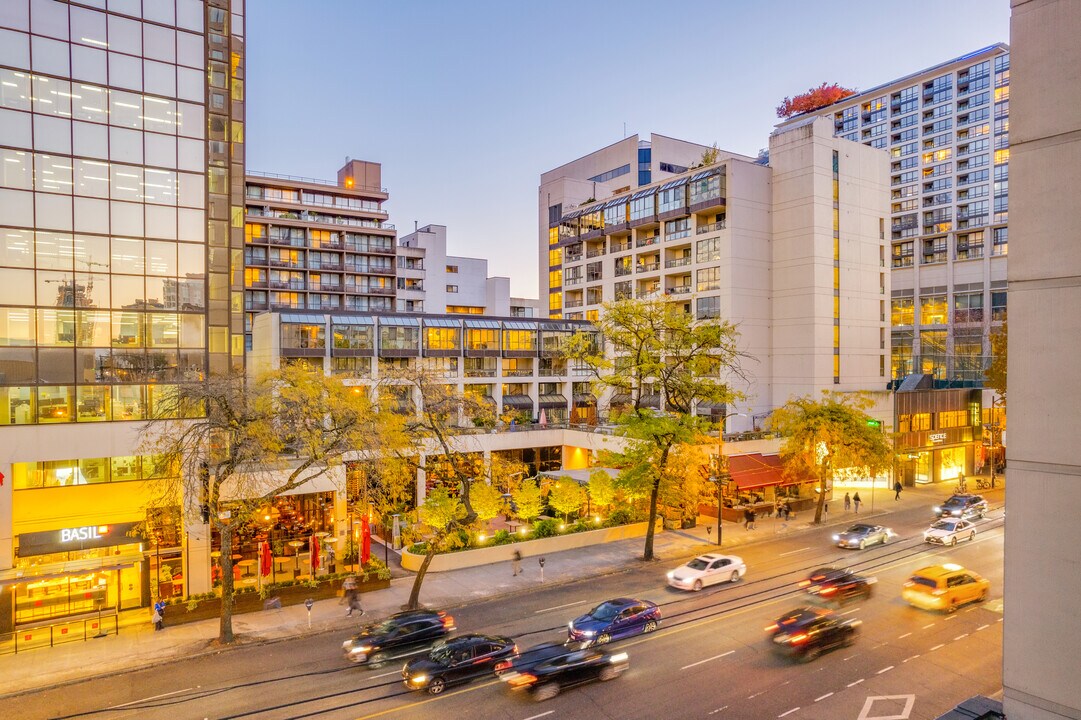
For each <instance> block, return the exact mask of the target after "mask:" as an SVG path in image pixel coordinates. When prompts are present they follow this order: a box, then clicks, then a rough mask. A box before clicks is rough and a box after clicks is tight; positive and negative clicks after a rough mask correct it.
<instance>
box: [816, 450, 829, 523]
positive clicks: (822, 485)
mask: <svg viewBox="0 0 1081 720" xmlns="http://www.w3.org/2000/svg"><path fill="white" fill-rule="evenodd" d="M832 476H833V473H832V472H831V471H830V469H829V468H828V467H827V466H826V465H825V464H823V465H821V466H820V467H819V468H818V503H817V504H816V505H815V523H814V524H815V525H821V524H822V511H823V510H824V509H825V507H826V480H827V479H829V478H831V477H832Z"/></svg>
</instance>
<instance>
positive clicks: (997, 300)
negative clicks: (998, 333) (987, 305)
mask: <svg viewBox="0 0 1081 720" xmlns="http://www.w3.org/2000/svg"><path fill="white" fill-rule="evenodd" d="M991 320H993V321H995V322H1000V321H1005V320H1006V291H1005V290H993V291H992V292H991Z"/></svg>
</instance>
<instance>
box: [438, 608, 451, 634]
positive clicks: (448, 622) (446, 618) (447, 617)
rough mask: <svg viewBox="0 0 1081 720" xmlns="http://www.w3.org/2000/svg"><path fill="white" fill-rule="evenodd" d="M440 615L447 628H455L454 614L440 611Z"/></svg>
mask: <svg viewBox="0 0 1081 720" xmlns="http://www.w3.org/2000/svg"><path fill="white" fill-rule="evenodd" d="M439 617H440V619H442V620H443V627H444V628H445V629H447V630H453V629H454V616H453V615H447V614H446V613H445V612H441V613H439Z"/></svg>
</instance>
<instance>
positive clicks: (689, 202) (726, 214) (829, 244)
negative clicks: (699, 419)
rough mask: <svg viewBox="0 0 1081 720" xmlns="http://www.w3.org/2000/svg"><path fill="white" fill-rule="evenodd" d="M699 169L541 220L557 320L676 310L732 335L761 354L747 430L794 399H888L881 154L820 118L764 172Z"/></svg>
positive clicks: (751, 362)
mask: <svg viewBox="0 0 1081 720" xmlns="http://www.w3.org/2000/svg"><path fill="white" fill-rule="evenodd" d="M699 147H701V146H699ZM701 160H702V159H701V155H699V158H698V162H699V167H693V168H690V169H683V168H680V172H678V173H675V174H671V173H670V174H668V176H667V177H666V178H664V179H663V180H659V181H654V182H650V183H648V184H646V185H645V186H644V187H639V188H637V189H631V188H617V189H616V190H615V192H609V193H608V194H605V195H602V196H597V197H588V198H587V202H583V203H581V204H579V205H577V206H571V205H570V204H563V201H565V200H566V199H567V197H568V195H567V194H563V195H562V196H561V201H560V202H559V203H556V204H555V205H553V206H551V210H550V212H551V215H550V217H551V220H550V221H548V218H549V208H547V207H546V208H544V209H543V216H544V217H543V219H544V220H545V221H548V222H547V225H548V227H547V228H546V232H545V234H544V236H543V237H542V239H541V243H542V253H543V255H544V256H545V260H544V263H546V265H545V267H546V269H547V270H548V277H547V278H546V280H545V282H544V283H543V284H542V286H541V287H542V295H543V294H544V290H543V289H544V288H547V291H548V294H549V297H550V298H558V299H557V300H554V301H553V303H552V305H551V306H550V309H551V312H552V314H553V315H559V314H561V315H562V316H563V317H565V318H567V319H593V318H594V317H596V315H597V314H598V313H599V312H600V311H601V303H603V302H609V301H612V300H616V299H621V298H628V297H641V298H652V297H667V298H669V299H671V301H672V302H677V303H680V304H681V305H682V307H683V309H684V310H685V311H686V312H689V313H690V312H693V313H695V315H696V316H697V317H699V318H714V317H720V318H724V319H727V320H729V321H731V322H733V323H735V324H737V325H738V328H739V332H740V336H741V339H740V349H741V350H742V351H744V352H745V353H747V354H748V355H749V356H750V357H749V359H748V360H747V361H746V363H745V366H744V370H745V371H746V375H747V378H748V383H747V384H746V385H745V386H741V387H740V388H739V389H740V390H742V391H744V392H745V393H746V394H747V401H746V402H745V403H740V404H739V405H738V409H739V410H740V411H741V412H742V413H743V414H744V416H745V417H743V418H737V419H734V421H733V422H732V423H730V425H731V426H733V427H736V428H739V429H744V428H749V427H751V426H752V424H753V423H754V422H755V421H756V418H762V417H764V416H765V415H766V414H768V413H769V412H770V411H771V410H772V409H773V408H775V407H778V406H780V405H782V404H784V403H785V402H786V401H787V400H788V399H789V398H790V397H792V396H793V395H805V394H815V395H817V394H818V392H819V391H820V390H822V389H830V390H876V389H877V390H880V391H881V390H884V388H885V387H886V383H887V376H886V371H887V355H888V352H889V351H888V345H887V342H888V340H889V338H888V333H889V326H888V322H887V315H886V312H887V300H888V297H889V295H888V293H889V272H888V270H887V268H886V257H887V256H886V245H887V240H886V234H885V233H886V223H887V220H886V216H887V213H888V210H889V206H888V200H887V195H886V182H887V178H888V158H887V157H886V155H885V153H880V152H877V151H875V150H873V149H870V148H865V147H861V146H859V145H853V144H851V143H845V142H841V141H840V140H839V139H837V138H835V137H833V127H832V125H831V124H830V122H829V121H827V120H824V119H817V120H816V119H815V118H813V117H811V118H805V119H804V121H803V122H801V123H794V124H792V125H791V126H789V127H786V128H784V129H783V130H779V131H777V132H776V133H774V135H773V136H772V137H771V138H770V158H769V164H768V165H767V164H766V163H765V162H764V160H763V159H757V158H750V157H746V156H741V155H736V154H733V153H725V152H723V151H721V152H718V153H717V157H716V161H715V162H713V163H711V164H708V165H704V166H703V165H701ZM552 172H553V173H557V174H558V172H561V171H552ZM548 176H549V173H546V174H545V176H544V177H545V178H547V177H548ZM559 182H562V183H563V184H565V185H568V186H572V183H570V182H568V181H566V180H563V179H562V176H560V178H556V179H553V180H551V181H548V182H545V181H544V180H543V179H542V197H547V191H546V190H545V187H546V186H547V187H551V186H553V185H556V184H558V183H559ZM573 185H577V183H573ZM599 189H600V188H599V186H598V190H599ZM589 190H592V187H590V188H589ZM702 409H703V408H700V411H701V410H702ZM718 410H719V409H718V408H709V409H708V410H707V412H716V411H718Z"/></svg>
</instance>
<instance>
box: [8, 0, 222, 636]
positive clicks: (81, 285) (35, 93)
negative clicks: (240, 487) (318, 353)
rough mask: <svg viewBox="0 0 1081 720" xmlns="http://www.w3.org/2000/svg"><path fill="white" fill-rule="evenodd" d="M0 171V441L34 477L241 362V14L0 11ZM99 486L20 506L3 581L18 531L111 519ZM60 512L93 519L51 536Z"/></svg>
mask: <svg viewBox="0 0 1081 720" xmlns="http://www.w3.org/2000/svg"><path fill="white" fill-rule="evenodd" d="M0 156H2V157H0V234H2V236H3V242H0V277H2V278H3V282H0V436H5V435H7V436H10V437H11V440H12V441H14V442H17V443H18V451H17V452H16V453H15V455H17V457H14V458H13V459H12V465H14V464H19V465H20V468H21V469H22V470H24V471H25V472H28V473H30V474H31V475H32V474H34V473H36V472H39V471H41V470H42V469H43V468H45V467H46V466H47V465H48V464H49V463H51V462H55V461H56V460H59V459H62V460H65V461H69V462H75V461H77V460H81V458H76V459H74V460H73V459H72V458H71V457H69V456H68V455H69V454H70V452H71V448H80V447H82V446H84V445H88V444H92V443H89V442H88V441H87V438H89V437H90V436H91V435H92V434H93V431H90V430H89V429H88V428H85V425H86V424H90V423H98V424H100V423H111V422H112V423H115V422H129V421H130V422H138V421H142V420H144V419H146V418H147V417H149V416H150V415H152V414H154V413H156V412H158V411H159V410H160V409H161V408H162V407H163V406H165V401H166V400H167V399H168V398H169V397H170V396H171V395H173V394H174V393H175V392H176V391H177V388H178V387H179V386H180V385H181V384H183V383H197V382H201V381H202V380H203V379H204V378H205V376H206V374H207V373H208V372H226V371H228V370H229V369H230V367H231V366H239V365H242V364H243V362H244V355H243V351H244V342H243V338H244V336H243V332H244V326H243V313H242V311H243V285H244V277H243V270H244V269H243V248H244V214H243V181H244V175H243V166H244V16H243V2H242V0H232V2H230V0H206V1H205V2H204V1H201V0H109V2H106V0H70V2H59V1H58V0H4V2H3V3H0ZM27 425H39V426H40V425H50V426H53V428H54V429H50V430H49V431H48V432H38V433H36V434H31V435H26V434H19V430H18V427H19V426H27ZM104 427H108V426H104ZM111 432H113V433H114V434H116V436H118V437H119V436H123V437H125V438H126V437H129V436H132V435H133V434H134V433H131V432H122V431H120V430H116V431H111ZM22 438H33V439H34V441H33V442H25V441H21V440H17V439H22ZM125 442H128V441H126V440H125V441H117V442H116V443H114V446H115V447H113V448H111V449H113V450H114V452H117V458H111V459H110V458H105V459H104V461H105V462H106V464H109V463H112V464H114V465H115V464H116V463H114V462H113V460H120V459H124V458H129V457H131V456H134V455H135V454H136V452H135V449H134V448H121V447H119V446H120V445H123V444H124V443H125ZM61 448H64V450H61ZM98 450H99V451H98V452H97V453H95V454H94V457H95V458H97V457H98V456H100V455H101V452H100V448H98ZM120 451H122V452H120ZM56 452H61V453H62V454H64V455H65V457H63V458H59V457H55V458H54V457H52V455H53V454H55V453H56ZM88 457H89V456H88ZM98 459H100V458H98ZM10 467H11V466H8V467H5V468H4V470H5V471H7V470H8V469H9V468H10ZM8 475H9V477H10V476H11V473H10V472H9V473H8ZM77 477H83V479H84V482H77V481H76V479H77ZM110 477H112V483H115V482H116V481H117V479H130V480H134V481H135V482H133V483H130V484H129V483H123V488H124V489H123V490H120V491H118V494H119V495H124V494H126V493H132V492H134V491H135V490H134V488H135V487H136V486H137V485H138V484H139V483H140V482H141V481H142V480H143V477H142V475H140V474H135V475H132V476H131V477H130V478H129V477H123V478H121V477H120V476H118V475H116V474H115V473H113V474H112V475H111V476H110ZM96 482H97V481H95V480H94V479H93V478H92V477H90V476H72V481H71V482H70V483H67V484H62V485H61V486H59V487H54V488H38V487H34V486H32V485H27V486H23V487H19V488H17V489H15V490H14V493H15V495H16V497H15V498H14V502H13V503H12V507H13V511H12V514H11V516H10V517H5V516H4V515H2V514H0V574H2V573H3V572H4V571H3V568H6V567H10V566H11V565H12V564H13V563H25V562H28V561H29V558H27V557H26V555H25V553H19V555H18V557H17V558H16V557H14V555H15V550H14V548H17V547H18V546H19V545H20V543H19V539H18V538H19V534H20V529H22V530H26V529H28V528H32V529H34V530H35V531H37V530H42V531H46V532H51V531H53V530H54V529H55V530H56V531H60V530H61V529H62V528H65V527H70V526H71V525H72V523H74V524H76V525H87V526H90V525H97V524H99V520H100V518H101V517H103V516H106V515H108V516H110V517H116V515H117V512H119V511H117V512H113V511H114V510H115V508H110V507H109V506H108V499H109V498H111V497H113V495H112V494H109V493H106V494H98V495H95V496H94V502H93V503H90V502H89V500H90V498H89V496H88V495H87V496H85V497H86V500H87V501H86V502H83V501H82V500H81V498H83V497H84V496H83V495H80V493H85V492H87V491H88V490H87V488H93V487H94V486H95V484H96ZM112 483H111V484H112ZM4 489H6V488H4ZM110 492H111V493H114V492H117V491H110ZM34 493H53V494H51V495H50V499H49V500H48V501H47V502H46V500H45V498H44V497H37V496H34ZM55 493H61V494H63V495H56V494H55ZM75 495H78V496H79V497H78V498H76V497H75ZM58 499H59V502H60V503H61V504H65V505H67V504H69V503H71V504H73V505H76V506H80V507H82V508H83V510H84V512H86V513H91V514H88V515H86V517H82V518H77V519H72V518H71V517H67V518H64V519H60V518H56V519H53V520H50V517H49V511H48V509H47V508H45V507H43V506H44V505H47V504H48V503H56V502H57V501H58ZM103 501H104V504H103ZM127 505H128V506H130V505H131V503H127ZM56 512H59V511H56ZM128 519H130V520H132V521H136V520H139V519H141V518H139V517H131V518H128ZM5 525H6V526H7V527H4V526H5ZM28 537H29V535H28ZM8 538H10V539H11V541H12V542H11V545H8V544H6V540H7V539H8ZM8 547H12V552H11V553H10V554H9V553H6V552H4V551H5V550H7V548H8ZM5 555H7V556H6V557H5ZM46 564H47V563H46ZM118 573H119V571H118ZM117 577H118V578H119V575H118V576H117ZM125 582H127V580H125ZM141 599H143V600H145V599H146V598H145V597H144V598H141ZM56 606H57V607H66V606H67V605H66V604H65V603H57V605H56ZM6 612H7V609H6V608H4V607H0V625H3V624H6V623H7V621H8V619H9V618H7V617H6Z"/></svg>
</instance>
